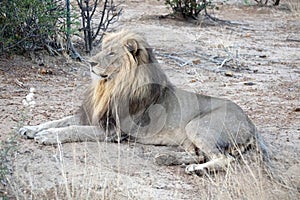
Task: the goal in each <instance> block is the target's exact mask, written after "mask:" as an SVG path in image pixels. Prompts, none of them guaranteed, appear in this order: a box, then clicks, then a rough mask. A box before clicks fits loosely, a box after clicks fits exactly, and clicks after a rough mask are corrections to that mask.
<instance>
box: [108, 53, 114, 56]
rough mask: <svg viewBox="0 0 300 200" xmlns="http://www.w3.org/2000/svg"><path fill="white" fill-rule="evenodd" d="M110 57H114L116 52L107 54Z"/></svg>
mask: <svg viewBox="0 0 300 200" xmlns="http://www.w3.org/2000/svg"><path fill="white" fill-rule="evenodd" d="M107 55H108V56H114V55H115V52H110V53H109V54H107Z"/></svg>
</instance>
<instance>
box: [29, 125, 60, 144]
mask: <svg viewBox="0 0 300 200" xmlns="http://www.w3.org/2000/svg"><path fill="white" fill-rule="evenodd" d="M55 130H56V129H55V128H50V129H47V130H44V131H41V132H39V133H37V134H35V136H34V140H35V141H36V142H37V143H39V144H44V145H52V144H58V143H60V140H59V138H58V134H57V133H56V131H55Z"/></svg>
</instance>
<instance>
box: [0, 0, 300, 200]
mask: <svg viewBox="0 0 300 200" xmlns="http://www.w3.org/2000/svg"><path fill="white" fill-rule="evenodd" d="M123 6H124V14H123V16H122V17H121V19H120V21H119V22H118V24H117V25H115V26H116V28H117V29H121V28H127V29H132V30H135V31H137V32H139V33H141V34H143V35H144V36H145V37H146V38H147V39H148V41H149V43H150V44H151V45H152V46H153V47H154V48H155V52H156V56H157V58H158V59H159V62H160V63H161V65H162V67H163V69H164V70H165V71H166V73H167V74H168V76H169V77H170V79H171V81H172V82H173V83H174V84H175V85H177V86H178V87H180V88H184V89H187V90H191V91H194V92H199V93H203V94H207V95H212V96H217V97H223V98H227V99H231V100H233V101H234V102H236V103H237V104H239V105H240V106H241V107H242V108H243V109H244V110H245V111H246V112H247V114H249V116H250V118H251V119H252V120H253V121H254V123H255V124H256V125H257V127H258V129H259V130H260V131H261V132H262V135H263V137H264V139H265V140H266V143H267V144H268V146H269V148H270V150H271V151H272V155H273V161H274V163H275V165H276V167H277V168H278V169H279V170H280V175H281V176H283V177H284V179H285V180H287V181H288V183H289V185H288V187H286V186H281V185H280V184H279V183H277V182H276V181H274V180H272V179H269V178H268V177H267V176H266V174H264V172H263V171H262V170H260V167H259V166H258V165H257V163H255V162H248V164H245V163H240V164H237V165H234V166H232V169H231V170H229V171H228V172H226V173H225V172H224V173H219V174H215V175H212V176H210V177H206V176H205V177H198V176H189V175H186V174H184V168H183V167H180V166H172V167H165V166H157V165H155V163H154V162H153V157H154V156H155V155H156V154H157V153H159V152H164V151H165V150H168V149H170V147H155V146H146V145H140V144H128V143H121V144H112V143H96V142H95V143H72V144H63V145H61V146H41V145H37V144H35V143H34V141H31V140H24V139H22V138H20V137H18V136H16V134H15V133H16V128H18V127H20V126H21V125H24V124H25V125H28V124H29V125H35V124H39V123H41V122H45V121H48V120H53V119H58V118H61V117H63V116H66V115H70V114H72V112H73V111H74V110H76V109H77V108H78V106H79V105H80V101H81V97H80V94H82V93H83V91H84V89H85V86H86V85H87V84H88V82H89V76H88V69H87V68H86V67H85V66H83V65H82V64H80V63H75V62H73V61H66V60H64V59H63V58H57V57H49V56H43V55H31V56H28V57H31V59H29V58H24V57H18V56H10V57H2V58H0V75H1V76H0V80H1V83H0V87H1V90H0V97H1V98H0V113H1V114H0V120H1V125H0V132H1V135H0V141H3V142H5V141H6V143H7V141H8V140H9V141H13V142H15V144H16V145H15V146H14V152H15V153H14V154H13V156H11V157H9V158H8V160H3V161H2V162H4V161H5V162H8V163H9V169H10V173H11V174H8V176H7V177H6V179H5V180H3V181H2V182H1V187H0V194H1V195H2V196H7V197H9V198H11V199H299V198H300V159H299V154H300V112H299V111H300V101H299V100H300V16H299V13H298V14H297V13H296V14H295V12H291V11H289V10H287V9H284V8H285V7H284V6H282V7H280V8H281V9H279V8H277V9H275V8H266V7H251V6H243V5H237V4H233V5H232V4H231V5H230V4H224V5H223V4H220V5H218V8H219V9H218V10H215V11H214V12H215V13H214V16H216V17H218V18H220V19H224V20H229V21H231V22H234V23H235V24H232V25H224V24H223V25H222V24H221V25H220V24H219V25H215V26H207V25H206V23H199V22H197V23H194V22H193V23H186V22H183V21H180V20H175V19H172V18H170V17H168V18H160V17H159V16H160V15H162V14H167V13H168V10H167V9H166V7H165V6H164V4H163V2H157V1H150V0H149V1H133V0H132V1H126V2H125V4H124V5H123ZM31 87H34V88H35V89H36V92H35V101H36V106H35V108H34V109H33V110H32V111H30V110H29V109H28V108H24V106H23V104H22V100H23V99H24V98H25V96H26V95H27V94H28V93H29V88H31ZM12 138H13V139H12ZM245 162H247V161H245ZM1 188H3V189H1Z"/></svg>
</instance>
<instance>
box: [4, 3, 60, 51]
mask: <svg viewBox="0 0 300 200" xmlns="http://www.w3.org/2000/svg"><path fill="white" fill-rule="evenodd" d="M60 2H61V1H60ZM63 9H64V8H63V5H60V4H59V0H2V1H0V53H1V52H4V51H17V52H19V53H23V52H25V51H34V50H39V49H44V48H45V46H46V45H50V46H53V45H54V41H55V39H56V38H55V37H56V35H57V33H58V32H60V31H63V29H64V23H63V19H64V16H65V12H64V10H63Z"/></svg>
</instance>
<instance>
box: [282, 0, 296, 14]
mask: <svg viewBox="0 0 300 200" xmlns="http://www.w3.org/2000/svg"><path fill="white" fill-rule="evenodd" d="M283 3H286V4H287V6H288V8H289V10H290V11H291V12H292V13H293V14H295V15H296V16H298V17H299V16H300V1H299V0H286V1H285V2H283Z"/></svg>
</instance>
